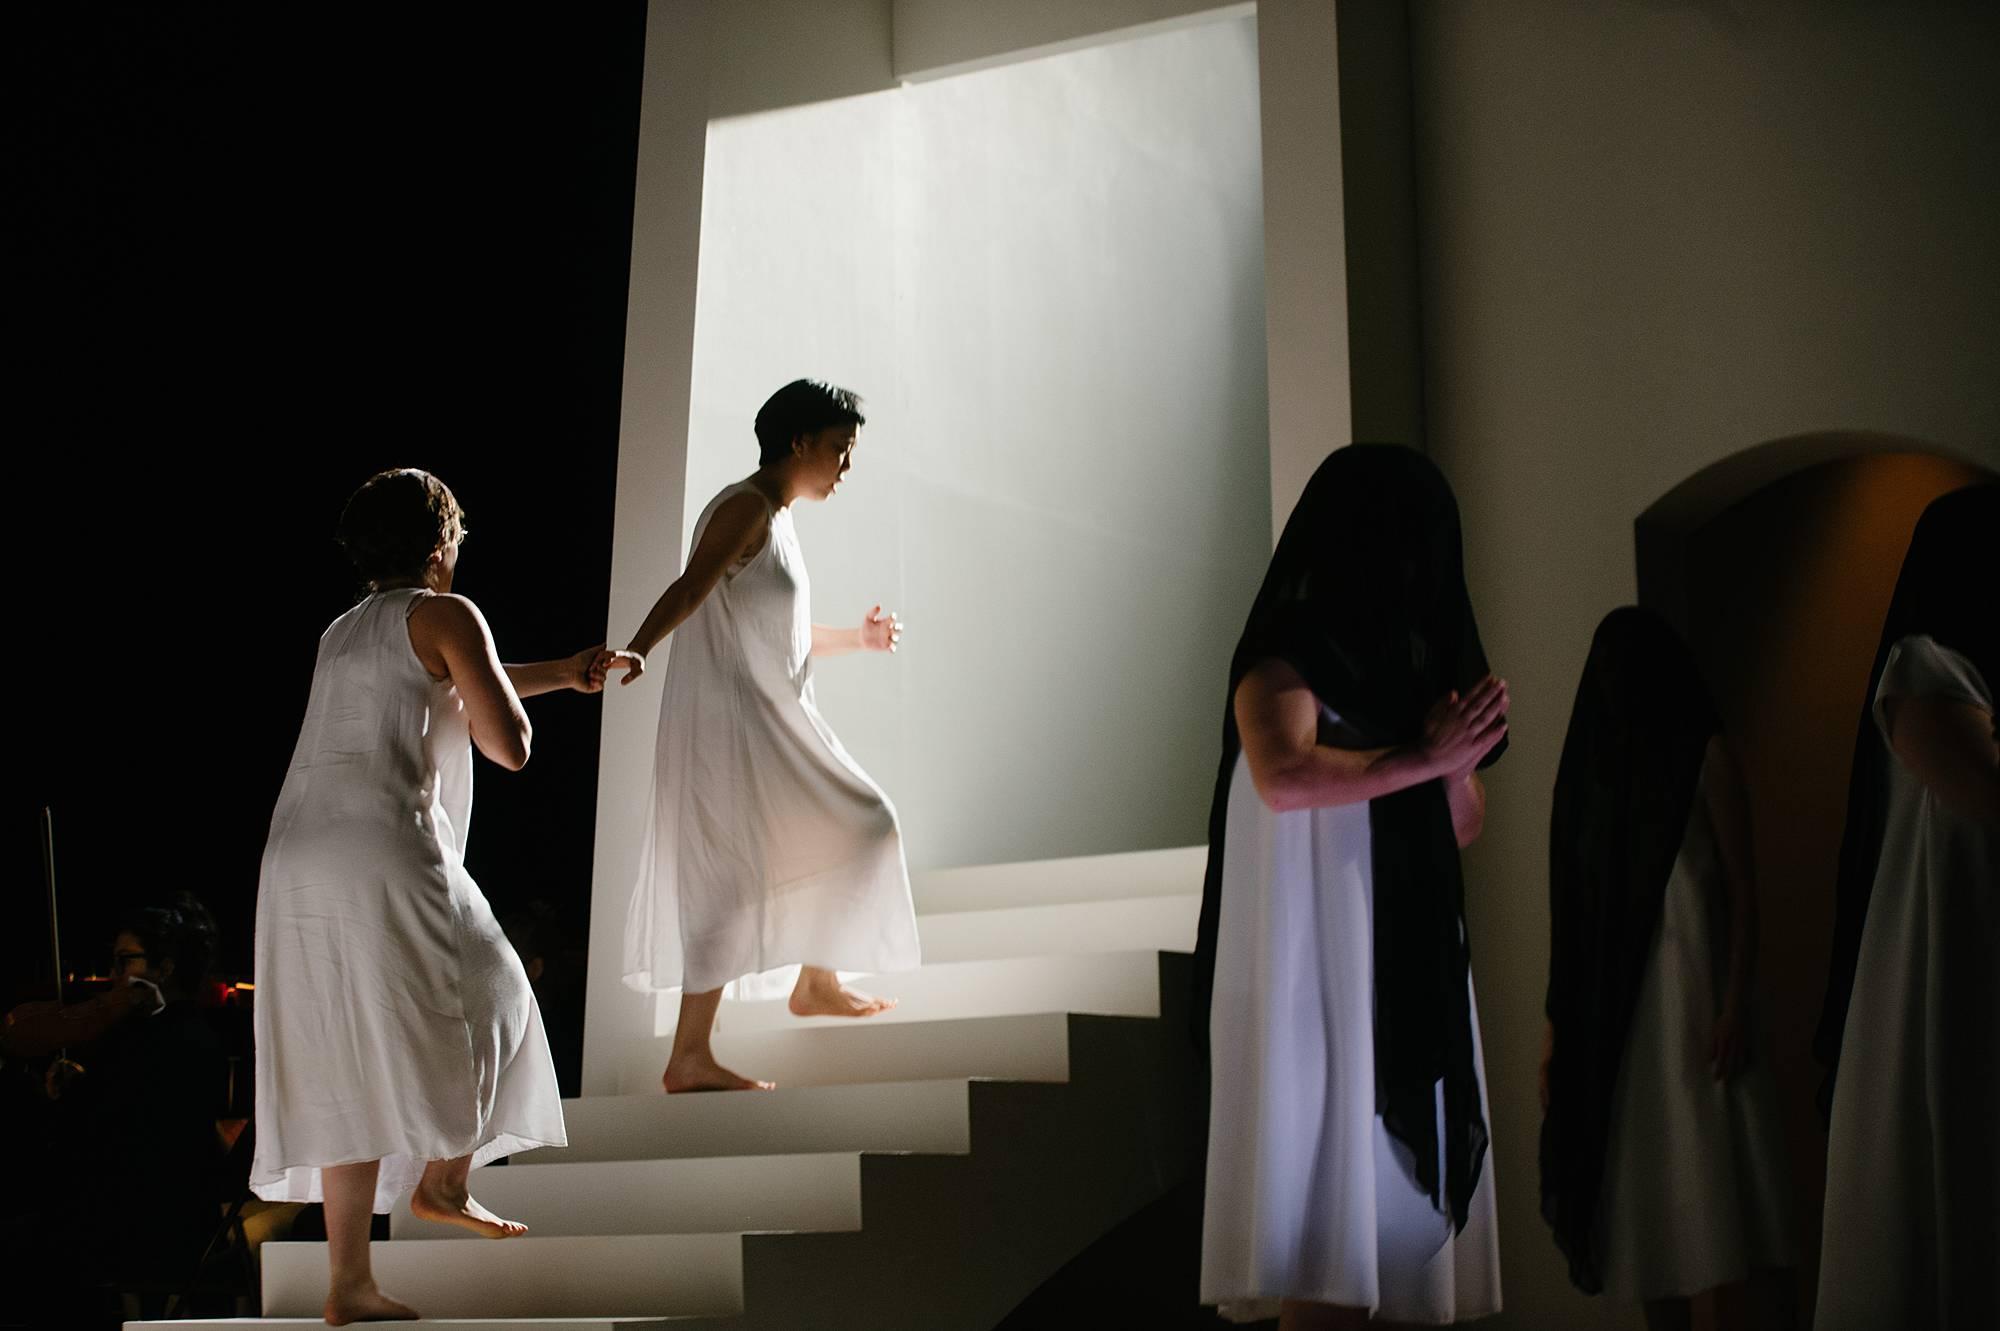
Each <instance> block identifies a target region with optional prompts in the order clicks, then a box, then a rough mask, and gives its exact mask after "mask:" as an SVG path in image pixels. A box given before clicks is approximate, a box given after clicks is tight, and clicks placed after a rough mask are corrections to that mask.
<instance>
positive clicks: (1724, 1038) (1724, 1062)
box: [1710, 1001, 1750, 1081]
mask: <svg viewBox="0 0 2000 1331" xmlns="http://www.w3.org/2000/svg"><path fill="white" fill-rule="evenodd" d="M1711 1058H1712V1062H1711V1064H1710V1070H1711V1071H1712V1072H1713V1073H1714V1074H1715V1079H1716V1080H1717V1081H1724V1080H1726V1079H1728V1078H1730V1077H1734V1076H1735V1075H1736V1074H1737V1073H1739V1072H1741V1071H1743V1065H1744V1064H1745V1063H1747V1062H1749V1061H1750V1042H1749V1040H1748V1039H1747V1038H1746V1036H1745V1035H1744V1031H1743V1017H1742V1014H1741V1013H1740V1012H1739V1011H1738V1010H1737V1004H1736V1003H1735V1002H1733V1001H1725V1002H1724V1003H1723V1005H1722V1012H1721V1013H1720V1015H1718V1016H1717V1017H1716V1019H1715V1036H1714V1052H1713V1054H1712V1056H1711Z"/></svg>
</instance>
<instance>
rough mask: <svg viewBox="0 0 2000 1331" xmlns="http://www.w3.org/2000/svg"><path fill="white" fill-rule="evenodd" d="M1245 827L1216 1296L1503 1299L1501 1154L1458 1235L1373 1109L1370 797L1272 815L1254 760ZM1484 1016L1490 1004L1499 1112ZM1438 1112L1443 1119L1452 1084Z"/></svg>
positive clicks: (1221, 970)
mask: <svg viewBox="0 0 2000 1331" xmlns="http://www.w3.org/2000/svg"><path fill="white" fill-rule="evenodd" d="M1323 715H1324V718H1325V722H1326V724H1327V725H1337V724H1338V718H1336V717H1335V716H1334V715H1333V713H1332V712H1331V711H1325V710H1323ZM1355 743H1356V744H1357V746H1358V743H1359V741H1358V740H1357V741H1355ZM1228 827H1229V835H1228V838H1227V840H1226V842H1225V843H1224V848H1223V854H1224V859H1223V891H1222V914H1221V919H1220V922H1219V929H1218V933H1217V937H1216V962H1215V994H1214V999H1213V1006H1212V1007H1211V1009H1210V1016H1209V1043H1210V1049H1211V1054H1210V1069H1211V1071H1210V1093H1209V1099H1210V1119H1209V1146H1208V1186H1207V1201H1206V1206H1205V1210H1204V1213H1203V1217H1202V1259H1201V1300H1202V1302H1203V1303H1211V1304H1216V1305H1219V1306H1220V1309H1221V1311H1222V1314H1223V1316H1225V1317H1228V1318H1230V1319H1231V1320H1238V1321H1245V1320H1255V1319H1260V1318H1266V1317H1275V1316H1276V1315H1277V1313H1278V1302H1279V1301H1280V1300H1282V1299H1301V1300H1310V1301H1312V1302H1316V1303H1332V1304H1341V1305H1345V1306H1348V1307H1360V1308H1372V1309H1374V1310H1375V1311H1376V1314H1377V1315H1378V1316H1380V1317H1383V1318H1387V1319H1390V1320H1394V1321H1401V1322H1424V1323H1442V1322H1453V1321H1463V1320H1466V1319H1468V1318H1473V1317H1480V1316H1484V1315H1486V1314H1488V1313H1494V1312H1498V1311H1499V1310H1500V1250H1499V1230H1498V1227H1497V1224H1496V1221H1495V1219H1494V1192H1493V1188H1494V1184H1493V1153H1492V1151H1491V1150H1489V1151H1488V1152H1487V1154H1486V1160H1485V1164H1484V1167H1483V1168H1482V1169H1481V1171H1480V1176H1479V1185H1478V1187H1477V1188H1476V1189H1475V1190H1474V1192H1473V1196H1472V1203H1471V1207H1470V1213H1469V1215H1468V1218H1467V1222H1466V1226H1465V1229H1464V1230H1463V1231H1462V1232H1458V1233H1454V1232H1453V1231H1452V1226H1451V1220H1450V1217H1449V1216H1448V1215H1447V1214H1445V1213H1444V1212H1443V1211H1440V1210H1438V1209H1437V1208H1435V1207H1433V1206H1432V1205H1431V1200H1430V1197H1429V1196H1428V1195H1427V1194H1425V1193H1424V1192H1422V1191H1421V1190H1419V1188H1418V1187H1417V1182H1416V1173H1415V1169H1414V1165H1413V1162H1412V1160H1411V1157H1410V1155H1409V1152H1408V1150H1407V1149H1406V1148H1405V1147H1404V1146H1403V1145H1402V1144H1401V1143H1399V1142H1397V1141H1395V1140H1394V1139H1393V1138H1392V1137H1390V1136H1389V1134H1388V1132H1387V1130H1386V1129H1385V1128H1384V1127H1383V1126H1382V1120H1381V1118H1380V1117H1379V1116H1377V1114H1376V1112H1375V1034H1374V1002H1375V956H1374V952H1375V948H1374V938H1375V932H1374V922H1373V907H1374V860H1373V854H1372V848H1371V838H1370V833H1369V819H1368V806H1367V805H1366V804H1355V805H1349V806H1345V807H1341V808H1332V809H1300V810H1295V811H1293V812H1289V813H1274V812H1272V810H1271V809H1270V808H1269V807H1268V806H1267V805H1265V803H1264V802H1263V800H1262V799H1260V798H1259V797H1258V795H1257V791H1256V787H1255V785H1254V784H1253V783H1252V781H1251V777H1250V767H1249V761H1248V760H1247V759H1244V758H1239V759H1238V760H1237V763H1236V772H1235V775H1234V776H1233V777H1232V778H1231V780H1230V786H1229V813H1228ZM1468 985H1469V981H1468ZM1478 1031H1479V1019H1478V1012H1477V1007H1476V1005H1475V1008H1474V1013H1473V1040H1474V1046H1473V1058H1474V1061H1475V1064H1476V1065H1477V1066H1478V1068H1479V1078H1480V1104H1481V1108H1482V1110H1484V1107H1485V1080H1486V1074H1485V1070H1484V1066H1485V1065H1484V1056H1483V1054H1481V1053H1480V1050H1479V1045H1478V1038H1479V1037H1478ZM1438 1112H1439V1116H1440V1121H1442V1116H1443V1087H1442V1085H1440V1087H1439V1111H1438ZM1487 1121H1488V1122H1489V1123H1490V1122H1491V1121H1492V1120H1491V1116H1490V1114H1489V1115H1488V1119H1487ZM1443 1137H1444V1133H1443V1132H1442V1130H1440V1132H1439V1139H1440V1140H1443Z"/></svg>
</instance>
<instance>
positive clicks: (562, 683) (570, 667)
mask: <svg viewBox="0 0 2000 1331" xmlns="http://www.w3.org/2000/svg"><path fill="white" fill-rule="evenodd" d="M633 664H634V661H633V657H632V654H631V653H630V652H607V651H605V650H604V644H603V643H601V642H600V643H598V644H597V645H596V646H595V647H586V648H584V649H583V650H582V651H580V652H577V653H576V654H574V655H572V656H564V657H559V658H557V659H556V660H553V661H530V662H527V663H526V664H524V665H508V666H503V667H501V668H502V669H503V670H505V671H506V672H507V679H508V681H509V682H510V683H512V684H513V686H514V692H515V693H517V694H519V695H520V696H521V697H523V698H532V697H534V696H535V695H536V694H539V693H554V692H555V691H556V690H558V689H575V690H576V691H577V692H578V693H598V692H601V691H603V688H604V680H605V677H606V676H607V675H608V674H610V672H611V671H613V670H618V669H628V670H629V669H631V668H632V667H633Z"/></svg>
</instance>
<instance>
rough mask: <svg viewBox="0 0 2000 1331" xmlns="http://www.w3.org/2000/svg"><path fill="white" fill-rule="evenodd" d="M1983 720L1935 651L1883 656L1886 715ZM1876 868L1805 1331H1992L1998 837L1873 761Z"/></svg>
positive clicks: (1955, 668)
mask: <svg viewBox="0 0 2000 1331" xmlns="http://www.w3.org/2000/svg"><path fill="white" fill-rule="evenodd" d="M1921 697H1943V698H1949V699H1952V700H1954V701H1957V702H1964V703H1970V704H1972V705H1973V706H1976V707H1983V708H1985V709H1987V710H1988V711H1991V710H1993V690H1992V685H1991V682H1990V681H1988V680H1986V679H1984V678H1982V677H1981V676H1980V673H1979V671H1978V669H1977V668H1976V667H1975V666H1974V665H1973V664H1972V662H1971V661H1969V660H1967V659H1966V658H1965V657H1964V656H1962V655H1960V654H1959V653H1957V652H1955V651H1952V650H1951V649H1950V648H1949V647H1945V646H1943V645H1941V644H1939V643H1938V642H1936V641H1935V640H1933V639H1931V638H1929V637H1925V636H1921V635H1920V636H1916V637H1910V638H1905V639H1903V640H1902V641H1901V642H1899V643H1897V644H1896V645H1895V646H1894V647H1892V648H1891V649H1890V653H1889V659H1888V662H1887V664H1886V665H1885V666H1884V667H1883V671H1882V683H1881V685H1880V687H1879V688H1877V690H1876V692H1875V699H1874V717H1875V723H1876V726H1877V728H1878V729H1880V730H1881V731H1882V742H1883V744H1884V745H1885V746H1886V745H1887V742H1888V740H1887V733H1888V732H1887V729H1886V727H1884V726H1883V724H1882V719H1883V718H1882V704H1883V703H1884V702H1885V701H1886V700H1887V699H1889V698H1921ZM1888 761H1889V790H1888V817H1887V820H1886V822H1885V825H1884V827H1883V832H1882V859H1881V862H1880V865H1879V867H1878V868H1877V869H1876V871H1875V886H1874V889H1873V891H1872V892H1871V893H1870V895H1869V898H1868V919H1867V922H1866V924H1865V925H1864V926H1863V927H1862V932H1861V954H1860V957H1859V959H1858V963H1857V965H1856V967H1855V971H1854V995H1853V998H1852V999H1851V1000H1850V1001H1849V1003H1848V1008H1847V1028H1846V1031H1845V1033H1844V1034H1843V1036H1842V1038H1841V1044H1840V1066H1839V1075H1838V1076H1837V1077H1836V1078H1835V1080H1834V1085H1833V1116H1832V1121H1831V1123H1830V1124H1829V1126H1828V1128H1827V1140H1826V1223H1825V1227H1824V1230H1823V1233H1822V1246H1821V1249H1820V1265H1819V1307H1818V1311H1817V1314H1816V1316H1815V1318H1814V1321H1813V1325H1814V1326H1815V1327H1817V1328H1820V1329H1821V1331H1858V1329H1859V1328H1864V1327H1865V1328H1874V1327H1887V1326H1897V1327H1925V1328H1935V1329H1936V1331H1965V1329H1966V1328H1970V1327H1978V1328H1989V1327H1993V1326H2000V1280H1996V1277H1995V1271H1994V1266H1995V1258H1996V1257H2000V1239H1996V1238H1995V1233H1996V1228H1995V1224H1994V1219H1993V1201H1994V1197H1995V1196H1996V1195H2000V1152H1996V1149H1995V1145H1996V1140H1995V1135H1994V1134H1995V1132H1996V1125H2000V1075H1996V1072H1995V1062H1996V1060H2000V830H1996V829H1995V828H1994V827H1993V826H1992V825H1991V824H1982V823H1978V822H1975V821H1974V820H1972V819H1970V818H1965V817H1961V816H1959V815H1958V814H1956V813H1954V812H1952V811H1951V810H1950V809H1947V808H1945V807H1943V806H1942V805H1940V804H1939V803H1938V801H1937V797H1936V796H1934V795H1933V794H1931V792H1930V790H1929V788H1928V787H1926V786H1925V785H1924V784H1923V783H1922V782H1921V781H1919V780H1917V778H1916V777H1915V776H1914V775H1912V774H1911V773H1910V771H1909V770H1908V769H1907V768H1905V767H1904V766H1903V764H1902V762H1901V761H1899V760H1898V759H1897V758H1896V756H1895V754H1894V752H1893V751H1891V752H1890V754H1889V760H1888Z"/></svg>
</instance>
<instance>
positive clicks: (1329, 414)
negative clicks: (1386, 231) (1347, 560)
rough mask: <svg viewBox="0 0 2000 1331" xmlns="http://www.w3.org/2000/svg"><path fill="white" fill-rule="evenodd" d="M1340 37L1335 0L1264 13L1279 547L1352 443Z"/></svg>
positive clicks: (1261, 68)
mask: <svg viewBox="0 0 2000 1331" xmlns="http://www.w3.org/2000/svg"><path fill="white" fill-rule="evenodd" d="M1334 28H1335V22H1334V3H1333V0H1260V3H1259V4H1258V6H1257V73H1258V81H1259V87H1260V93H1259V100H1260V104H1261V109H1262V115H1263V140H1264V311H1265V312H1264V326H1265V337H1266V340H1267V344H1268V345H1267V354H1268V356H1269V371H1268V373H1269V376H1270V391H1271V537H1272V540H1273V541H1274V542H1275V541H1276V539H1277V536H1278V533H1280V532H1281V531H1283V530H1284V525H1285V518H1286V517H1287V516H1289V515H1290V513H1291V511H1292V505H1293V504H1294V503H1295V502H1297V500H1298V497H1299V493H1300V492H1301V491H1302V490H1304V489H1305V483H1306V481H1307V480H1308V479H1309V478H1310V477H1311V475H1312V473H1313V468H1315V467H1317V466H1318V465H1319V462H1320V460H1321V459H1322V458H1324V457H1325V456H1326V455H1327V454H1328V453H1329V452H1331V451H1332V450H1333V449H1335V448H1337V447H1339V446H1341V445H1343V444H1350V443H1353V442H1354V437H1353V428H1354V427H1353V421H1354V412H1353V394H1352V391H1351V387H1350V384H1349V379H1348V373H1349V361H1348V340H1347V250H1346V221H1345V207H1344V191H1343V189H1342V184H1341V152H1340V60H1339V45H1338V42H1337V41H1336V39H1335V34H1334Z"/></svg>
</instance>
